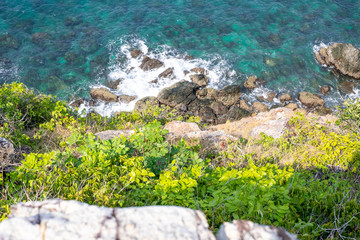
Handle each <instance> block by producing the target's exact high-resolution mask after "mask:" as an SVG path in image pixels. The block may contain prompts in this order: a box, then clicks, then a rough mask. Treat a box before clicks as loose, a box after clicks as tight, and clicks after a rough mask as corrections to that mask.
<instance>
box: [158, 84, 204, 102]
mask: <svg viewBox="0 0 360 240" xmlns="http://www.w3.org/2000/svg"><path fill="white" fill-rule="evenodd" d="M199 88H200V86H199V85H197V84H195V83H192V82H188V81H185V80H182V81H180V82H177V83H175V84H173V85H171V86H170V87H167V88H164V89H163V90H161V91H160V93H159V94H158V96H157V98H158V100H159V102H160V103H162V104H165V105H168V106H170V107H173V108H179V107H180V106H181V105H188V104H189V103H191V102H192V101H194V100H195V99H196V95H195V93H196V90H197V89H199Z"/></svg>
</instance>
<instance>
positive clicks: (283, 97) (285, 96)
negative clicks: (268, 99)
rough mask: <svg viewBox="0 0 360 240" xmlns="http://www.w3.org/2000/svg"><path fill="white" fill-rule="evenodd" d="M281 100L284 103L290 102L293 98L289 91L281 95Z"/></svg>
mask: <svg viewBox="0 0 360 240" xmlns="http://www.w3.org/2000/svg"><path fill="white" fill-rule="evenodd" d="M279 100H280V102H282V103H285V102H290V101H291V100H292V97H291V95H290V94H289V93H285V94H282V95H280V97H279Z"/></svg>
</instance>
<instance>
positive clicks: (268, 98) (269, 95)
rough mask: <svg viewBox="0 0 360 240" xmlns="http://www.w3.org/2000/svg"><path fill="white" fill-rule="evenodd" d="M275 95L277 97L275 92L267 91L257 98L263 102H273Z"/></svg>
mask: <svg viewBox="0 0 360 240" xmlns="http://www.w3.org/2000/svg"><path fill="white" fill-rule="evenodd" d="M275 97H276V93H275V92H269V93H266V94H265V95H261V96H258V97H257V99H258V100H259V101H262V102H272V101H273V100H274V98H275Z"/></svg>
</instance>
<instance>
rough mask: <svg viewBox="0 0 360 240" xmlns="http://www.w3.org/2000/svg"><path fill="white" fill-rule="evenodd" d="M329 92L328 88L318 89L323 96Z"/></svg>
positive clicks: (329, 88)
mask: <svg viewBox="0 0 360 240" xmlns="http://www.w3.org/2000/svg"><path fill="white" fill-rule="evenodd" d="M330 90H331V87H330V86H321V87H320V93H321V94H323V95H325V94H327V93H328V92H330Z"/></svg>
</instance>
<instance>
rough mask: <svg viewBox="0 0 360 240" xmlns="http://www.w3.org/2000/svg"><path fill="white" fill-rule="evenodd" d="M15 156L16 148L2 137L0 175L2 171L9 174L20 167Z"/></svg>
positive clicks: (0, 140)
mask: <svg viewBox="0 0 360 240" xmlns="http://www.w3.org/2000/svg"><path fill="white" fill-rule="evenodd" d="M14 155H15V148H14V146H13V144H12V143H11V142H10V141H9V140H7V139H5V138H2V137H0V174H1V170H2V171H4V172H9V171H11V170H12V169H14V167H15V166H16V165H18V164H16V163H15V159H14Z"/></svg>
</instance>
